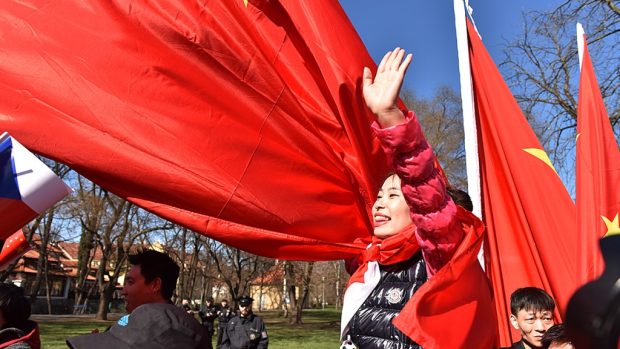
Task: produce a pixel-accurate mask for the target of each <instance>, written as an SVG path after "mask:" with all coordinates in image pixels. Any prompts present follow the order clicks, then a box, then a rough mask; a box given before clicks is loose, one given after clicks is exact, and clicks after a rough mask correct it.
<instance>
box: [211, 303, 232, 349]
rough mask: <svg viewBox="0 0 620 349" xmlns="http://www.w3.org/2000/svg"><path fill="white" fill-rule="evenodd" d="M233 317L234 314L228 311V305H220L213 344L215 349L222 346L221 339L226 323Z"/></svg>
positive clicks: (230, 310)
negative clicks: (215, 338)
mask: <svg viewBox="0 0 620 349" xmlns="http://www.w3.org/2000/svg"><path fill="white" fill-rule="evenodd" d="M226 303H228V302H226ZM233 316H235V312H234V311H233V310H232V309H230V307H229V306H228V304H226V306H224V305H220V307H219V308H218V310H217V341H216V342H215V343H216V345H215V347H216V348H217V349H220V348H221V346H222V337H223V336H224V331H226V326H227V325H228V321H230V319H232V317H233Z"/></svg>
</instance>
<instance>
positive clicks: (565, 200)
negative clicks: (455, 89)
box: [467, 21, 578, 346]
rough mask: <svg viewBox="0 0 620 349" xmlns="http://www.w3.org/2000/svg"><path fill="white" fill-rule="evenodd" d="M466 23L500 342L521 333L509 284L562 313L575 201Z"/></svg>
mask: <svg viewBox="0 0 620 349" xmlns="http://www.w3.org/2000/svg"><path fill="white" fill-rule="evenodd" d="M467 31H468V37H469V45H470V51H469V57H470V62H471V63H470V64H471V74H472V80H473V89H474V95H475V99H474V101H475V105H476V117H477V124H478V125H477V128H478V144H479V145H478V148H479V150H478V151H479V154H480V176H481V182H482V186H481V187H482V189H481V190H482V208H483V210H482V214H483V220H484V222H485V224H486V227H487V232H488V233H487V237H488V241H487V243H485V253H486V261H487V269H486V270H487V274H488V275H489V277H490V278H491V281H492V284H493V289H494V294H495V301H496V307H497V317H498V321H499V331H500V342H501V345H502V346H506V345H509V344H510V343H511V342H512V341H515V340H517V339H518V338H520V337H519V336H518V334H517V333H516V332H510V330H509V327H510V326H509V322H508V317H509V315H510V294H511V293H512V292H513V291H515V290H516V289H517V288H520V287H525V286H536V287H540V288H543V289H545V290H547V291H548V292H549V293H550V294H551V296H552V297H553V298H554V299H555V300H556V302H557V303H558V309H559V312H558V313H557V314H556V315H557V316H558V320H561V318H559V314H560V313H563V312H564V309H565V306H566V304H567V302H568V300H569V298H570V296H571V294H572V293H573V291H574V290H575V289H576V287H577V286H578V285H577V283H576V281H577V278H576V272H577V270H576V266H575V261H574V259H575V258H574V257H575V255H576V252H577V245H578V240H577V235H576V231H575V221H574V219H575V218H574V217H575V205H574V203H573V202H572V200H571V198H570V196H569V195H568V193H567V191H566V189H565V187H564V185H563V184H562V182H561V180H560V178H559V176H558V175H557V174H556V172H555V170H554V169H553V167H552V165H551V163H550V161H549V160H548V157H547V156H546V154H545V153H544V151H543V150H542V147H541V145H540V143H539V142H538V139H537V138H536V135H535V134H534V132H533V131H532V129H531V128H530V126H529V124H528V122H527V120H526V119H525V118H524V117H523V114H522V112H521V110H520V108H519V105H518V104H517V102H516V101H515V99H514V97H513V96H512V94H511V92H510V90H509V88H508V86H507V85H506V83H505V82H504V80H503V78H502V76H501V75H500V73H499V71H498V70H497V68H496V66H495V64H494V63H493V60H492V59H491V57H490V56H489V54H488V52H487V51H486V49H485V47H484V45H483V43H482V41H481V40H480V37H479V36H478V34H477V33H476V31H475V29H474V28H473V26H472V24H471V23H470V22H469V21H467Z"/></svg>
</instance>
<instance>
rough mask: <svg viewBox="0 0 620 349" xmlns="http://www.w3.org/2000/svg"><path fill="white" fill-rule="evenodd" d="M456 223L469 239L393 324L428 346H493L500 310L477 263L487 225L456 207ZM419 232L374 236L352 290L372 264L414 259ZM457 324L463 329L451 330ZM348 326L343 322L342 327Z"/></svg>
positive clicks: (409, 230)
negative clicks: (385, 236) (382, 238)
mask: <svg viewBox="0 0 620 349" xmlns="http://www.w3.org/2000/svg"><path fill="white" fill-rule="evenodd" d="M457 219H458V220H459V221H460V222H461V223H462V227H463V231H464V237H463V241H461V243H460V245H459V247H458V248H457V250H456V252H455V254H454V256H453V257H452V259H451V260H450V261H449V262H448V263H447V264H446V265H445V266H444V267H442V268H441V269H440V270H439V271H438V272H437V273H436V274H435V275H434V276H433V277H432V278H431V279H430V280H428V281H427V282H426V283H424V285H422V286H421V287H420V288H419V289H418V290H417V291H416V292H415V293H414V294H413V297H412V298H411V299H410V300H409V302H407V304H405V307H404V308H403V309H402V310H401V312H400V314H399V315H398V316H396V318H394V320H392V321H393V324H394V326H396V328H398V329H399V330H400V331H402V332H403V333H405V334H406V335H407V336H408V337H409V338H411V339H412V340H414V341H415V342H416V343H418V344H420V345H422V346H423V347H424V348H437V349H452V348H472V349H478V348H480V349H483V348H484V349H486V348H492V347H493V345H495V344H496V343H495V339H496V336H497V320H496V319H495V308H494V306H493V300H492V296H491V291H490V284H489V282H488V279H487V278H486V275H485V274H484V272H483V271H482V268H481V267H480V265H479V264H478V260H477V254H478V251H479V250H480V244H481V243H482V238H483V232H484V226H483V225H482V222H481V221H480V220H479V219H478V218H477V217H475V216H474V215H473V214H471V213H470V212H467V211H466V210H464V209H462V208H461V207H457ZM415 231H416V229H415V226H413V225H412V226H410V227H407V229H405V230H403V231H402V232H400V233H399V234H397V235H394V236H391V237H389V238H387V239H384V240H381V239H375V238H373V240H372V245H371V246H370V247H369V248H368V249H367V250H366V251H365V252H363V253H362V254H361V255H360V257H359V258H358V262H359V263H360V266H359V267H358V268H357V270H356V271H355V273H354V274H353V275H352V276H351V280H349V284H348V286H347V287H348V288H349V287H350V286H351V285H352V284H354V283H356V282H357V283H362V284H363V283H364V274H365V273H366V271H367V270H368V263H369V262H371V261H377V262H378V263H379V264H382V265H390V264H395V263H398V262H402V261H406V260H407V259H409V258H411V257H412V256H413V255H414V254H415V253H416V252H417V251H418V250H419V246H418V244H417V240H416V237H415ZM375 280H376V279H375ZM356 286H357V285H356ZM345 298H346V293H345ZM360 304H361V303H360ZM344 310H345V309H343V315H344ZM355 310H356V309H353V310H352V311H353V312H354V311H355ZM349 320H350V319H349ZM454 323H459V325H458V326H452V325H451V324H454ZM346 325H347V324H345V323H343V329H344V326H346ZM475 328H479V330H474V329H475Z"/></svg>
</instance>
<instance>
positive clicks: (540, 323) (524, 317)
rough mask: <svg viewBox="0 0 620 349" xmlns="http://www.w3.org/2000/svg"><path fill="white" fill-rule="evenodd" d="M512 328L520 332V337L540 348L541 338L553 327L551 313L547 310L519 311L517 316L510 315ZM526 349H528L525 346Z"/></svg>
mask: <svg viewBox="0 0 620 349" xmlns="http://www.w3.org/2000/svg"><path fill="white" fill-rule="evenodd" d="M510 322H511V323H512V326H513V327H514V328H515V329H517V330H519V332H521V337H522V338H523V339H525V340H526V341H527V342H529V343H532V344H533V345H535V346H536V347H541V346H542V341H541V340H542V336H543V335H544V334H545V332H547V330H548V329H549V327H551V326H553V313H552V312H551V311H549V310H543V311H534V310H525V309H521V310H519V312H518V313H517V315H516V316H515V315H510ZM525 347H526V348H530V346H528V345H527V344H526V345H525Z"/></svg>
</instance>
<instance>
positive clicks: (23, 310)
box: [0, 283, 41, 349]
mask: <svg viewBox="0 0 620 349" xmlns="http://www.w3.org/2000/svg"><path fill="white" fill-rule="evenodd" d="M29 318H30V302H29V301H28V299H27V298H26V297H25V296H24V289H23V288H21V287H18V286H16V285H13V284H8V283H0V348H8V349H39V348H41V340H40V338H39V327H38V326H37V323H36V322H34V321H32V320H29Z"/></svg>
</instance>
